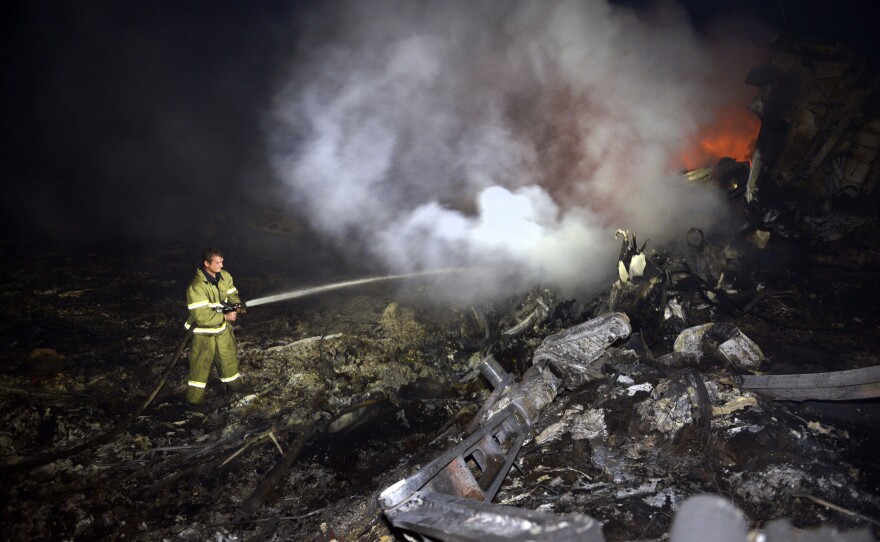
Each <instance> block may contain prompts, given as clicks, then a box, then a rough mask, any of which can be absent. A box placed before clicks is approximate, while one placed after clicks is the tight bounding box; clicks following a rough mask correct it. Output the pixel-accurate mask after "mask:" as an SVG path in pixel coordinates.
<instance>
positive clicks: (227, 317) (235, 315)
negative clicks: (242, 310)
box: [223, 311, 238, 322]
mask: <svg viewBox="0 0 880 542" xmlns="http://www.w3.org/2000/svg"><path fill="white" fill-rule="evenodd" d="M236 318H238V313H237V312H235V311H232V312H227V313H224V314H223V319H224V320H226V321H229V322H235V319H236Z"/></svg>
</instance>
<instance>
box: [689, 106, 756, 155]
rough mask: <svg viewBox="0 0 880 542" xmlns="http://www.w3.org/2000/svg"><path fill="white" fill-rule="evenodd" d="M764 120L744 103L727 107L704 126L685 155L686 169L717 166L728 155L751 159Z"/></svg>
mask: <svg viewBox="0 0 880 542" xmlns="http://www.w3.org/2000/svg"><path fill="white" fill-rule="evenodd" d="M760 129H761V121H760V120H759V119H758V117H756V116H755V114H754V113H752V112H750V111H748V110H747V109H746V108H744V107H743V106H742V105H741V104H736V105H731V106H728V107H726V108H725V109H723V110H722V111H721V112H720V113H719V114H718V115H717V116H716V117H715V118H714V119H713V120H712V122H710V123H708V124H705V125H703V126H702V127H701V128H700V130H699V132H698V134H697V136H696V139H695V142H694V143H693V144H692V145H691V146H690V147H689V148H688V149H687V150H686V151H685V152H684V153H682V155H681V161H682V165H683V167H684V168H685V169H688V170H690V169H697V168H701V167H705V166H711V165H714V164H715V163H716V162H718V160H719V159H721V158H724V157H729V158H733V159H735V160H739V161H751V159H752V154H753V153H754V150H755V140H756V139H757V137H758V131H759V130H760Z"/></svg>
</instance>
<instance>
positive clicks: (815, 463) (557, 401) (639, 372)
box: [0, 38, 880, 541]
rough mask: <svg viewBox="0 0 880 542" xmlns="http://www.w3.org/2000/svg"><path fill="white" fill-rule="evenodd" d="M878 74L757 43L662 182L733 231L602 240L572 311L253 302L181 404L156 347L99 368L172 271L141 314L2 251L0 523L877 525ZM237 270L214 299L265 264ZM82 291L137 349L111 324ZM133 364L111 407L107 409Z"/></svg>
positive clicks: (7, 533)
mask: <svg viewBox="0 0 880 542" xmlns="http://www.w3.org/2000/svg"><path fill="white" fill-rule="evenodd" d="M877 81H878V80H877V78H876V76H874V75H871V72H870V71H869V70H868V69H867V67H866V65H865V64H864V63H862V62H861V60H860V59H859V57H857V56H856V55H855V54H854V53H853V52H852V51H850V50H848V49H846V48H845V47H842V46H837V45H822V44H820V45H817V44H814V43H806V42H801V41H795V40H790V39H785V38H780V39H779V40H778V41H777V42H776V44H775V52H774V54H773V57H772V58H771V61H770V62H769V63H768V64H766V65H764V66H761V67H758V68H756V69H755V70H753V71H752V73H750V74H749V82H751V83H753V84H755V85H757V86H758V87H760V91H759V95H758V98H757V99H756V101H755V102H754V103H753V104H752V106H751V108H752V110H753V111H754V112H755V113H756V114H758V115H759V117H760V118H761V120H762V129H761V132H760V135H759V137H758V140H757V146H756V150H755V155H754V159H753V161H752V163H751V164H748V163H743V162H737V161H735V160H730V159H725V160H722V161H721V162H719V163H718V164H717V165H716V166H714V167H712V168H707V169H706V170H701V171H696V172H691V173H690V174H689V175H688V178H689V179H690V180H691V181H692V182H709V183H716V184H718V185H719V187H720V189H722V190H724V191H725V192H726V193H727V194H728V196H729V199H730V202H731V205H732V206H733V207H734V208H735V209H736V210H737V211H739V212H740V213H741V217H742V222H743V223H744V225H743V227H742V228H740V229H739V230H738V231H737V232H735V233H734V234H732V235H722V234H712V233H704V232H702V231H699V230H696V229H692V230H691V231H689V232H686V235H685V236H684V237H685V242H684V243H683V246H684V247H686V248H685V249H684V250H683V253H681V254H677V253H673V252H668V251H650V250H648V249H647V246H646V244H643V245H641V246H640V245H639V244H638V243H637V241H636V236H635V234H632V233H628V232H620V238H621V240H622V247H621V253H620V257H619V259H618V276H619V279H618V280H617V281H616V282H615V284H614V285H613V287H612V288H611V291H610V292H608V293H605V294H602V295H600V296H598V297H596V298H594V299H592V300H589V301H586V302H582V303H580V304H577V303H576V301H575V300H562V299H560V297H559V295H558V294H557V293H556V292H554V291H552V290H550V289H545V288H536V289H535V290H533V291H532V292H531V293H529V294H528V295H527V296H526V297H525V298H524V299H517V300H512V301H510V305H509V306H500V305H487V306H482V307H472V308H470V309H468V310H466V311H461V310H459V309H455V310H452V311H445V312H444V313H443V315H442V316H440V315H438V313H437V312H430V311H434V310H436V309H425V308H423V307H421V306H419V304H418V302H417V298H418V296H417V294H412V293H411V295H410V297H409V299H410V301H411V303H410V306H407V304H406V302H405V301H404V299H406V296H404V295H402V294H401V291H395V292H393V295H392V294H391V293H388V292H385V291H376V292H374V293H373V294H372V296H370V295H366V294H363V295H359V296H357V297H355V298H353V299H352V298H345V300H344V302H342V301H339V300H337V302H338V303H339V306H336V305H333V304H332V303H333V301H332V299H324V300H322V301H321V302H314V301H311V303H312V304H311V305H309V306H308V308H309V310H308V311H302V313H307V314H308V315H309V316H302V315H299V316H297V317H293V316H291V315H290V313H287V312H284V309H281V308H280V307H281V305H272V306H271V307H279V308H277V309H274V312H273V311H270V310H269V308H268V307H267V310H266V311H264V312H262V314H261V311H258V310H252V311H251V312H250V313H249V314H248V318H250V320H247V319H245V320H244V322H243V323H242V324H241V326H242V327H241V328H240V329H242V333H240V334H239V348H240V349H241V350H242V351H243V352H244V353H245V358H246V359H247V360H248V363H249V364H250V375H251V378H252V382H254V384H255V387H256V388H257V390H258V392H257V394H256V395H254V396H249V397H246V398H244V399H241V400H237V401H234V402H232V403H228V404H226V403H225V402H224V401H223V400H222V398H221V397H217V396H214V399H215V401H219V402H215V404H214V411H213V412H211V413H208V414H204V413H194V412H185V411H182V409H181V408H180V405H177V404H175V403H174V400H173V397H176V396H179V395H180V391H179V390H178V389H165V388H166V387H165V386H164V384H165V382H166V381H169V382H171V381H173V380H171V379H169V377H170V376H171V375H172V374H175V371H177V372H178V373H180V368H179V367H176V366H175V363H174V361H176V359H177V358H178V357H179V356H180V354H181V353H182V351H183V349H184V348H185V346H186V342H185V341H184V342H182V343H180V344H179V347H178V350H177V351H176V352H175V354H174V355H173V356H172V358H173V360H172V362H171V363H168V364H166V365H165V366H161V367H157V364H155V363H150V364H148V365H147V366H146V367H139V368H137V369H136V370H135V371H132V370H131V367H130V366H126V365H125V363H123V360H124V359H125V358H127V357H138V358H143V357H144V353H145V352H151V353H152V355H153V356H155V357H157V358H159V357H162V356H163V355H165V353H164V350H163V349H162V348H161V345H160V344H159V343H161V342H163V341H164V340H165V339H168V341H167V342H170V341H171V339H170V337H173V336H174V335H172V334H171V333H170V332H168V331H165V328H168V329H171V328H172V325H176V324H177V323H178V322H177V320H178V318H177V316H178V314H177V312H176V307H177V305H178V300H177V299H176V297H175V296H177V294H178V293H179V292H178V291H177V289H175V288H174V286H175V285H174V283H173V282H172V281H169V280H167V279H164V278H163V277H159V276H146V277H144V279H145V280H144V282H145V284H146V285H147V286H148V287H153V288H154V289H158V290H161V289H162V287H163V285H166V283H167V285H168V286H170V288H168V291H169V294H168V298H167V300H166V306H167V307H168V309H167V311H165V313H167V314H165V313H163V314H165V315H164V316H163V317H162V318H159V319H158V321H156V322H152V323H146V322H144V321H143V320H142V319H139V318H141V315H140V314H139V313H131V314H129V313H126V310H130V309H128V308H127V307H128V306H129V304H130V303H127V304H126V305H125V306H123V305H121V304H118V301H117V302H116V303H117V305H114V301H113V299H114V298H113V291H114V286H113V284H114V280H115V279H112V278H109V277H107V276H105V275H102V273H105V272H106V271H100V270H98V268H97V267H96V268H78V269H68V270H66V272H65V273H64V276H63V277H47V278H46V280H49V281H57V280H60V281H62V282H63V281H67V282H63V284H61V286H59V285H58V284H55V283H49V284H42V282H40V280H42V279H39V278H34V277H33V276H30V275H28V276H27V277H24V276H23V275H22V274H21V272H19V273H18V274H16V272H15V270H7V276H10V277H13V280H16V279H15V278H14V277H17V276H20V277H21V278H20V280H21V282H22V284H23V285H26V286H27V287H26V288H25V287H24V286H23V287H21V288H18V289H16V290H17V291H19V292H24V291H25V290H29V291H31V292H33V294H32V295H30V294H24V293H20V294H19V296H20V299H17V300H16V301H17V303H15V304H14V308H13V309H12V310H13V311H15V312H16V314H17V315H18V316H19V317H20V319H21V320H22V321H25V320H28V321H30V322H32V324H31V325H27V326H20V327H15V326H7V327H6V328H4V336H5V337H7V336H8V337H11V338H12V339H14V340H11V341H7V343H8V344H9V345H10V346H9V347H8V348H7V349H6V352H7V358H8V359H9V360H10V364H9V367H10V369H9V371H8V372H7V373H6V374H4V377H3V388H4V390H5V393H4V398H3V406H4V409H3V410H4V412H5V414H4V415H3V417H2V425H0V428H2V432H0V445H2V450H3V454H4V456H5V457H6V458H7V460H6V461H5V463H6V464H5V465H4V467H3V471H4V478H5V479H6V480H7V483H6V484H4V492H3V502H4V512H3V524H4V527H3V534H4V538H6V539H11V540H24V539H34V538H66V539H67V538H69V539H78V540H79V539H100V538H107V537H113V538H132V539H150V540H160V539H161V540H205V539H211V540H230V541H231V540H241V539H246V540H333V539H338V540H384V541H390V540H400V539H406V540H414V539H422V540H451V541H467V540H558V541H563V540H566V541H568V540H633V539H669V540H673V541H687V540H725V541H728V540H729V541H743V540H749V539H761V540H768V541H783V540H784V541H788V540H845V541H861V540H874V539H876V535H877V533H878V526H880V523H878V519H880V464H878V463H877V460H876V453H875V450H876V448H877V446H878V445H880V440H878V436H877V434H876V432H875V431H873V430H872V426H873V423H875V421H876V416H877V415H878V414H880V410H878V403H877V398H878V395H880V363H878V359H877V352H878V345H880V341H878V338H880V331H878V329H880V328H878V323H880V312H878V306H877V303H876V299H877V289H878V288H877V283H878V280H877V279H878V276H877V274H878V265H880V257H878V252H877V241H878V236H880V233H878V232H880V230H878V224H877V216H878V213H877V203H878V202H877V190H876V184H877V177H878V175H880V160H878V151H880V99H878V94H877ZM78 261H79V260H78ZM70 265H73V264H70ZM105 266H106V264H105ZM22 269H24V266H22ZM71 271H73V272H71ZM180 275H181V276H184V275H185V274H184V273H182V272H181V273H180ZM77 277H80V278H79V279H77ZM76 280H79V281H80V282H71V281H76ZM264 280H266V282H265V283H263V284H250V285H249V284H247V283H246V282H243V289H246V288H247V287H248V286H251V290H252V291H256V290H259V289H263V290H270V289H273V287H275V286H277V285H278V284H281V281H282V279H281V278H278V277H271V276H270V277H269V278H267V279H264ZM90 281H91V282H90ZM273 281H274V282H273ZM93 283H94V284H93ZM97 283H101V284H102V288H101V289H98V288H93V286H95V284H97ZM118 288H119V289H120V290H122V289H123V282H122V281H121V280H119V286H118ZM124 288H125V291H126V292H128V293H130V289H131V286H130V285H127V284H126V285H125V286H124ZM99 291H101V292H104V294H103V295H105V296H107V297H105V298H97V299H96V298H93V297H90V295H99V294H98V293H95V292H99ZM143 295H144V296H145V297H146V296H147V295H148V294H146V293H144V294H143ZM149 295H154V294H153V293H151V294H149ZM119 297H120V298H121V297H122V296H119ZM129 297H130V295H129ZM50 299H51V300H53V301H51V302H50ZM343 305H344V309H341V308H340V306H343ZM89 310H92V311H96V312H95V314H93V315H91V316H94V317H95V318H94V320H100V319H101V318H100V317H101V315H104V318H103V321H107V322H108V323H107V324H106V325H107V326H110V327H112V326H115V325H119V326H123V328H121V329H126V328H130V327H133V328H137V329H143V333H144V335H145V336H146V338H143V337H131V336H128V338H127V339H126V340H125V341H122V343H119V342H116V343H112V342H111V339H110V337H112V336H114V335H116V334H117V333H118V334H119V335H121V336H126V335H125V332H122V331H121V330H120V329H116V328H112V329H111V328H110V327H108V328H107V329H103V330H101V329H98V330H95V329H94V326H90V325H89V324H86V323H85V320H84V319H81V315H87V311H89ZM108 314H115V315H116V317H115V318H112V319H111V318H107V316H106V315H108ZM111 320H112V321H111ZM248 321H250V322H252V324H251V325H253V326H254V327H253V328H248V327H246V326H248V325H249V324H248V323H247V322H248ZM33 322H39V323H40V324H41V325H35V324H33ZM61 322H66V323H67V327H64V325H63V324H62V323H61ZM166 323H167V324H168V325H167V326H165V324H166ZM129 334H130V332H129ZM65 335H66V336H67V337H68V340H67V342H65V339H64V338H63V337H64V336H65ZM156 339H162V341H159V340H156ZM98 341H103V342H106V343H107V344H106V345H105V347H104V348H103V350H102V349H97V348H94V349H91V350H89V351H88V352H87V353H86V354H82V355H69V356H68V357H67V358H65V356H64V355H62V354H61V353H59V352H60V351H62V350H64V349H65V347H66V348H67V351H68V352H72V351H75V350H76V349H77V348H80V349H81V347H82V345H83V344H86V345H88V344H93V343H95V342H98ZM49 344H52V345H54V346H55V347H56V348H57V350H56V349H52V348H48V347H47V346H48V345H49ZM22 349H24V351H25V352H26V354H27V359H25V356H22V355H21V352H22ZM116 358H120V359H118V361H117V362H116V363H115V364H114V363H113V361H112V360H114V359H116ZM108 360H110V361H108ZM133 373H134V376H131V375H132V374H133ZM149 378H152V379H154V380H156V381H157V385H156V386H155V388H154V390H153V393H151V394H150V395H149V396H148V398H147V399H146V400H143V401H138V402H137V405H138V406H137V408H135V409H134V410H133V411H132V407H131V405H130V404H128V402H127V401H125V400H120V399H118V397H119V390H125V391H126V392H128V393H130V394H131V395H132V396H134V397H140V396H142V395H143V392H142V391H138V390H142V386H141V385H140V384H141V382H143V381H144V379H149ZM177 380H178V381H180V380H182V377H181V378H178V379H177ZM444 382H446V383H448V384H444ZM486 382H488V384H489V387H486V385H485V383H486ZM102 386H103V388H102ZM490 388H491V389H490ZM95 389H103V390H105V391H103V392H98V393H94V392H93V390H95ZM270 390H271V392H270ZM90 393H92V394H93V395H90ZM211 393H212V392H210V390H209V398H210V397H211ZM96 396H98V397H99V399H96V398H95V397H96ZM114 398H116V399H114ZM154 399H156V401H155V403H156V404H155V405H154V406H153V407H152V408H149V409H148V407H150V406H151V404H152V403H153V402H154ZM120 410H123V411H127V412H132V413H131V414H130V415H128V416H126V417H125V418H123V419H122V420H121V421H119V420H117V421H113V420H109V419H107V416H106V415H105V416H102V415H101V412H102V411H103V412H113V411H120ZM78 442H83V444H75V443H78ZM40 449H50V450H53V451H50V452H44V453H42V454H36V455H35V454H34V451H35V450H40ZM87 451H88V452H90V454H89V456H88V457H86V456H85V452H87ZM25 475H27V476H25Z"/></svg>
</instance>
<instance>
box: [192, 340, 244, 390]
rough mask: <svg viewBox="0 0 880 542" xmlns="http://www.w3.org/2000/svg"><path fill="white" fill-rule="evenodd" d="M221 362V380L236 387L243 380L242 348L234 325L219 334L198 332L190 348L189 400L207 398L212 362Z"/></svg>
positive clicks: (219, 370)
mask: <svg viewBox="0 0 880 542" xmlns="http://www.w3.org/2000/svg"><path fill="white" fill-rule="evenodd" d="M212 363H213V364H215V365H216V366H217V371H218V372H219V373H220V380H221V381H222V382H224V383H225V384H227V385H228V386H230V387H231V388H233V389H235V387H236V386H237V385H239V384H240V383H241V381H240V379H239V374H238V351H237V347H236V345H235V335H234V334H233V333H232V328H231V327H229V326H227V328H226V329H224V330H223V331H221V332H220V333H217V334H208V333H196V334H195V335H194V336H193V342H192V346H190V350H189V379H188V382H187V387H186V400H187V401H188V402H190V403H196V404H197V403H202V402H204V401H205V387H206V386H207V385H208V376H209V375H210V373H211V364H212Z"/></svg>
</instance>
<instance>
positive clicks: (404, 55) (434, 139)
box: [269, 0, 745, 288]
mask: <svg viewBox="0 0 880 542" xmlns="http://www.w3.org/2000/svg"><path fill="white" fill-rule="evenodd" d="M305 26H306V27H307V28H308V31H306V32H304V33H303V34H302V36H301V37H300V40H299V42H298V43H297V49H296V54H295V59H294V61H293V62H291V68H290V72H289V77H288V79H287V80H286V83H285V84H284V85H283V88H281V90H280V91H279V92H278V94H277V95H276V97H275V100H274V105H273V107H272V111H271V122H270V123H269V126H270V130H269V135H270V137H269V139H270V153H271V159H272V163H273V166H274V169H275V171H276V173H277V175H278V176H279V177H280V179H281V180H282V181H283V183H284V186H285V187H287V188H288V189H287V190H286V193H287V194H288V195H289V197H290V200H291V203H292V204H293V205H295V206H296V208H297V209H298V211H300V212H301V213H303V214H304V215H305V216H306V217H307V218H308V220H309V221H310V223H311V225H312V226H313V227H314V228H315V229H316V230H318V231H319V232H322V233H323V234H325V235H327V236H329V237H331V238H332V239H334V240H335V241H336V242H337V243H338V244H339V246H342V247H346V250H348V251H350V252H352V253H355V254H357V255H358V256H359V257H360V256H366V257H369V258H371V259H372V260H374V261H377V262H379V263H381V264H382V265H383V266H384V268H385V269H387V270H388V271H389V272H394V273H401V272H409V271H416V270H421V269H428V268H441V267H457V266H476V267H483V268H492V269H502V270H504V271H505V273H511V272H512V274H513V275H515V276H516V277H517V278H518V279H519V280H520V281H521V284H528V283H534V282H543V283H552V284H555V285H557V286H560V287H563V288H569V287H574V286H586V285H589V284H590V282H592V281H594V280H596V279H607V277H608V276H609V274H610V273H612V272H614V270H615V269H616V266H615V265H614V263H613V262H614V258H615V256H616V253H617V251H618V247H619V245H618V242H617V241H615V240H614V235H613V234H614V232H615V231H616V230H617V229H619V228H623V229H627V230H630V231H635V232H637V233H638V234H639V237H640V239H646V238H650V239H651V240H652V243H653V244H654V245H655V246H656V245H658V244H662V243H663V242H666V241H668V240H671V239H674V238H675V237H677V236H680V235H682V234H683V232H684V231H686V230H687V229H688V228H690V227H693V226H697V227H702V228H709V227H710V226H711V224H712V223H713V221H715V220H717V219H718V218H719V217H723V216H724V211H723V209H724V207H723V205H722V204H721V202H720V201H719V198H718V197H717V195H716V194H714V193H713V192H712V191H711V190H709V189H706V188H702V187H696V186H685V185H684V183H683V181H682V179H681V175H680V169H681V167H682V164H681V163H679V162H680V160H678V157H679V156H681V153H682V152H683V151H684V150H685V146H687V145H688V144H689V143H691V142H692V140H693V137H694V135H695V133H696V131H697V130H698V128H699V126H701V125H702V124H704V123H706V122H708V121H709V120H710V119H711V117H712V115H713V113H714V112H715V111H716V110H717V109H718V108H719V106H721V105H722V104H724V103H725V102H726V101H727V100H728V99H729V95H725V93H724V92H723V90H724V89H725V86H726V85H727V83H726V82H725V77H723V76H719V74H722V75H723V71H722V70H719V67H720V66H721V65H723V62H721V59H719V57H718V56H717V55H716V54H715V53H713V49H711V48H709V47H707V46H706V45H705V44H704V43H702V42H701V40H700V38H698V37H697V35H696V34H695V33H694V32H693V30H692V29H691V27H690V26H689V24H688V22H687V18H686V17H685V16H684V13H683V12H682V11H680V10H679V9H678V8H676V7H675V6H674V5H664V6H662V7H660V8H657V9H654V10H652V11H651V12H645V11H635V10H632V9H628V8H623V7H613V6H610V5H609V4H607V3H605V2H604V1H601V0H591V1H582V2H576V1H547V2H530V1H519V2H518V1H504V2H472V1H465V2H390V1H389V2H350V3H347V4H344V3H343V4H340V3H334V6H333V9H332V11H331V10H330V9H329V8H328V9H327V10H326V11H323V12H321V13H317V14H314V16H313V18H312V19H311V20H309V21H308V22H307V24H306V25H305ZM743 77H744V73H743V72H740V71H737V72H736V73H735V74H733V77H732V78H730V79H732V80H733V82H734V83H735V84H740V81H742V79H743ZM719 82H720V83H721V84H719ZM737 91H738V92H740V93H741V92H742V89H740V88H737ZM743 107H745V102H744V103H743ZM504 286H505V287H506V288H512V287H516V285H515V284H513V283H511V282H509V281H508V282H506V283H505V284H504Z"/></svg>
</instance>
